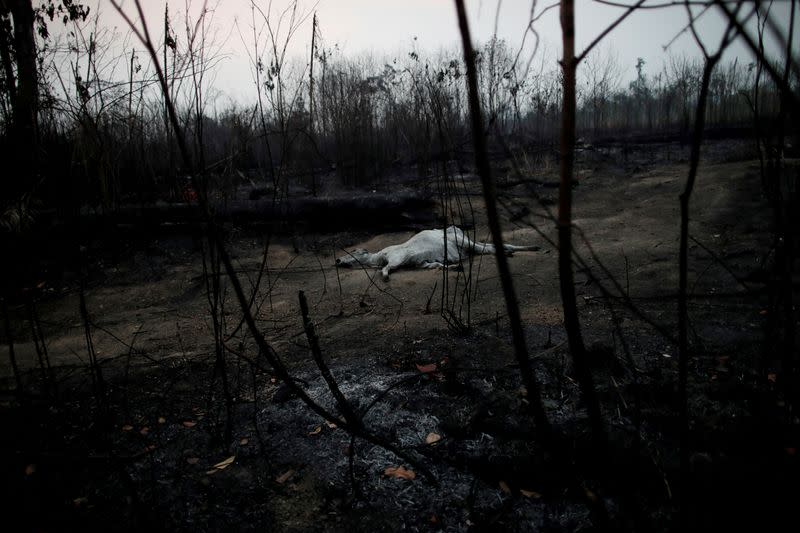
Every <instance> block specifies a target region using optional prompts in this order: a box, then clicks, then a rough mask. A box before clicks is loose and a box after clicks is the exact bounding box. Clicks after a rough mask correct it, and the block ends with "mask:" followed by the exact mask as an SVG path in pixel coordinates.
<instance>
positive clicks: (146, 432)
mask: <svg viewBox="0 0 800 533" xmlns="http://www.w3.org/2000/svg"><path fill="white" fill-rule="evenodd" d="M148 433H150V428H149V427H147V426H145V427H143V428H142V429H140V430H139V434H140V435H142V436H146V435H147V434H148Z"/></svg>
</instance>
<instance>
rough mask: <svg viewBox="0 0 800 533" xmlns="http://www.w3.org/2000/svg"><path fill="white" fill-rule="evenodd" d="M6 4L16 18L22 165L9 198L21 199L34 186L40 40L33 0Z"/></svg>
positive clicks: (17, 142) (16, 127) (16, 117)
mask: <svg viewBox="0 0 800 533" xmlns="http://www.w3.org/2000/svg"><path fill="white" fill-rule="evenodd" d="M3 4H4V7H5V8H6V9H7V10H8V12H10V13H11V17H12V18H13V21H14V51H15V52H16V60H17V86H16V90H15V92H14V96H15V97H14V101H13V104H12V105H13V107H14V109H13V125H12V143H13V146H12V150H14V153H16V161H17V164H18V165H19V167H18V169H17V172H14V173H10V175H11V176H13V177H14V178H15V179H14V181H10V182H7V183H5V187H6V191H7V193H9V195H8V196H7V198H9V199H14V200H18V199H19V198H20V196H21V195H22V194H23V193H25V192H26V191H28V190H30V189H31V188H32V185H33V179H34V176H35V175H36V170H35V163H36V154H37V145H38V142H37V141H38V127H37V111H38V101H39V97H38V75H37V70H36V42H35V40H34V33H33V6H32V5H31V0H6V1H5V2H3Z"/></svg>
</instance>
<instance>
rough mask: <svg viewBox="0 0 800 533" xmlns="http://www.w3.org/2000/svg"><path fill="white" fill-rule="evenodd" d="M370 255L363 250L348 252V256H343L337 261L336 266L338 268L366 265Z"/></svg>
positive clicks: (357, 249)
mask: <svg viewBox="0 0 800 533" xmlns="http://www.w3.org/2000/svg"><path fill="white" fill-rule="evenodd" d="M369 256H370V253H369V252H368V251H366V250H365V249H363V248H356V249H355V250H353V251H351V252H348V253H347V255H343V256H342V257H339V258H337V259H336V266H337V267H356V266H361V265H366V264H367V262H368V259H369Z"/></svg>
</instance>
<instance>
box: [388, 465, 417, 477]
mask: <svg viewBox="0 0 800 533" xmlns="http://www.w3.org/2000/svg"><path fill="white" fill-rule="evenodd" d="M383 475H384V476H386V477H395V478H398V479H407V480H409V481H411V480H413V479H414V478H416V477H417V474H415V473H414V471H413V470H406V469H405V468H403V467H402V466H398V467H394V466H390V467H389V468H387V469H386V470H384V471H383Z"/></svg>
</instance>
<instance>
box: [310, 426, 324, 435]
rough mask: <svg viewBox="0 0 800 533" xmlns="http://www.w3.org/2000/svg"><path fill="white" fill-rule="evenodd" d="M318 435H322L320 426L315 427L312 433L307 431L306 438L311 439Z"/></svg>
mask: <svg viewBox="0 0 800 533" xmlns="http://www.w3.org/2000/svg"><path fill="white" fill-rule="evenodd" d="M320 433H322V426H317V427H315V428H314V431H309V432H308V436H309V437H312V436H314V435H319V434H320Z"/></svg>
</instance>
